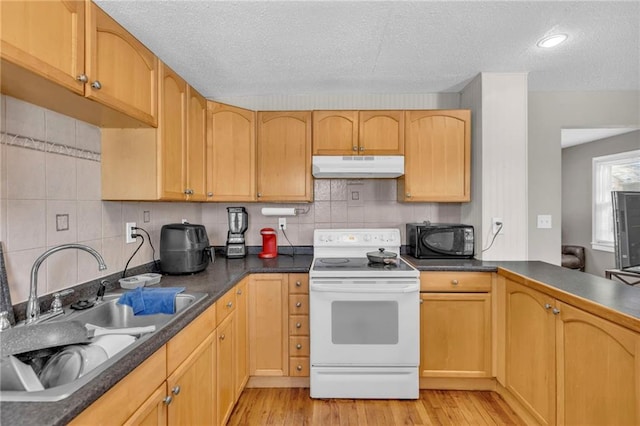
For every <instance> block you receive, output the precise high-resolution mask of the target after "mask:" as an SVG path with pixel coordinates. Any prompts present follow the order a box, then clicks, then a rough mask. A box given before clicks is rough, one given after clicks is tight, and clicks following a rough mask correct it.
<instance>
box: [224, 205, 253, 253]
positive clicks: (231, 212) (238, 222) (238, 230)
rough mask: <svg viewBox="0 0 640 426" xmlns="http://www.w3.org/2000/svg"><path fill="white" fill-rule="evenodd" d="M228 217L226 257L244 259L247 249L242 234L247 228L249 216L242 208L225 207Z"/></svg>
mask: <svg viewBox="0 0 640 426" xmlns="http://www.w3.org/2000/svg"><path fill="white" fill-rule="evenodd" d="M227 215H228V216H229V232H227V257H228V258H237V257H245V256H246V255H247V249H246V246H245V244H244V233H245V232H246V230H247V228H248V227H249V215H248V214H247V210H246V209H245V208H244V207H227Z"/></svg>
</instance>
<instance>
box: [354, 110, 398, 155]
mask: <svg viewBox="0 0 640 426" xmlns="http://www.w3.org/2000/svg"><path fill="white" fill-rule="evenodd" d="M359 119H360V124H359V137H358V141H359V143H358V145H359V147H358V152H359V154H362V155H402V154H403V153H404V131H405V130H404V111H360V114H359Z"/></svg>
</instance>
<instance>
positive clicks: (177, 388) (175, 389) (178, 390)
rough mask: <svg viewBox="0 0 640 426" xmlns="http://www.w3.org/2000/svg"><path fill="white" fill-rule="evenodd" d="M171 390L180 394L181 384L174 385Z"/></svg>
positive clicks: (175, 393)
mask: <svg viewBox="0 0 640 426" xmlns="http://www.w3.org/2000/svg"><path fill="white" fill-rule="evenodd" d="M171 392H172V393H173V394H174V395H177V394H179V393H180V386H176V387H174V388H173V389H171Z"/></svg>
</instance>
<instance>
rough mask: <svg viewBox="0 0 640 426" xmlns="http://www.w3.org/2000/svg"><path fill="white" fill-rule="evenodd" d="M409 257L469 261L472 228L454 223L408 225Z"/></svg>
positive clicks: (472, 253) (471, 250) (472, 241)
mask: <svg viewBox="0 0 640 426" xmlns="http://www.w3.org/2000/svg"><path fill="white" fill-rule="evenodd" d="M407 245H408V246H409V255H411V256H413V257H415V258H417V259H460V258H462V259H470V258H472V257H473V255H474V237H473V226H471V225H462V224H455V223H430V222H422V223H408V224H407Z"/></svg>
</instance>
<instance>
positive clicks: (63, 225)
mask: <svg viewBox="0 0 640 426" xmlns="http://www.w3.org/2000/svg"><path fill="white" fill-rule="evenodd" d="M68 230H69V215H68V214H57V215H56V231H68Z"/></svg>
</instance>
